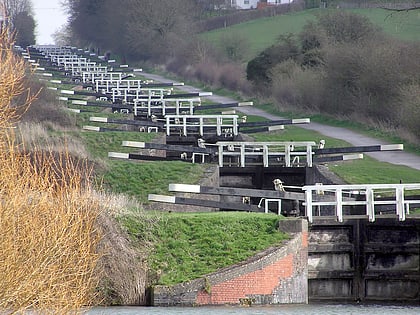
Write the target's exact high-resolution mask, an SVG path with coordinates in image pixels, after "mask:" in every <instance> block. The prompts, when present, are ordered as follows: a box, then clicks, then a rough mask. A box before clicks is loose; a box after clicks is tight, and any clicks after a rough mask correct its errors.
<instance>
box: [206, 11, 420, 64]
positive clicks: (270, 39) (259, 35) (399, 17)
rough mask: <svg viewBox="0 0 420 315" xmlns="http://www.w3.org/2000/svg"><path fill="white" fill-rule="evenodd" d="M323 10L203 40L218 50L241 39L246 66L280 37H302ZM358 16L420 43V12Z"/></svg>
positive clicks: (230, 29) (219, 32) (277, 18)
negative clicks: (227, 38)
mask: <svg viewBox="0 0 420 315" xmlns="http://www.w3.org/2000/svg"><path fill="white" fill-rule="evenodd" d="M322 11H323V9H311V10H305V11H300V12H294V13H290V14H285V15H278V16H274V17H270V18H262V19H258V20H253V21H249V22H245V23H241V24H237V25H233V26H231V27H227V28H224V29H218V30H214V31H210V32H206V33H203V34H201V37H202V38H203V39H205V40H207V41H209V42H211V43H213V44H214V45H215V46H216V47H220V45H221V38H223V37H224V36H232V35H235V36H239V37H240V38H245V39H246V41H247V47H248V50H247V51H246V52H245V53H244V59H243V61H244V62H247V61H249V60H251V59H252V58H254V57H255V56H256V55H257V54H258V53H259V52H261V51H262V50H264V49H265V48H267V47H269V46H271V45H273V44H274V43H276V41H277V38H278V37H279V36H280V35H285V34H289V33H293V34H297V33H299V32H300V31H301V30H302V28H303V25H304V24H306V23H307V22H308V21H311V20H315V19H316V15H317V14H320V13H322ZM352 11H353V12H355V13H358V14H363V15H365V16H367V17H368V18H369V19H370V20H371V21H372V22H373V23H374V24H376V25H378V26H379V27H381V28H383V30H384V31H385V32H386V33H388V34H390V35H392V36H395V37H398V38H400V39H404V40H420V14H419V12H418V10H413V11H406V12H392V11H388V10H383V9H353V10H352Z"/></svg>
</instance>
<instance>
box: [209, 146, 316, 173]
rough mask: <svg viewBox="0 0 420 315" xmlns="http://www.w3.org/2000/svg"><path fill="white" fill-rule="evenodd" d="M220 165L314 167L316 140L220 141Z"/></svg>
mask: <svg viewBox="0 0 420 315" xmlns="http://www.w3.org/2000/svg"><path fill="white" fill-rule="evenodd" d="M216 145H217V146H218V156H219V166H220V167H223V166H225V164H229V165H230V166H231V165H232V164H236V165H237V166H240V167H246V166H248V165H250V164H252V165H254V164H256V163H257V164H262V165H263V166H264V167H269V166H270V165H282V166H286V167H292V166H293V167H302V166H303V167H306V166H307V167H312V154H313V153H312V146H315V145H316V143H315V142H314V141H307V142H298V141H288V142H232V141H226V142H225V141H219V142H217V143H216Z"/></svg>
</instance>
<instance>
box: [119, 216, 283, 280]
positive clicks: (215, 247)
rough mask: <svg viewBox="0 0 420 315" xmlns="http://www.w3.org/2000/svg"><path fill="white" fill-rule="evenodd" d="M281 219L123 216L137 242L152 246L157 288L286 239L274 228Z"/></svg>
mask: <svg viewBox="0 0 420 315" xmlns="http://www.w3.org/2000/svg"><path fill="white" fill-rule="evenodd" d="M281 218H282V217H280V216H277V215H274V214H272V215H267V214H262V213H243V212H224V213H221V212H210V213H167V214H164V215H162V214H160V215H159V216H148V217H147V218H146V219H143V220H133V219H132V218H131V217H123V218H122V219H121V221H122V223H123V224H124V225H125V226H126V227H127V228H128V230H129V232H130V234H131V235H132V236H134V237H135V238H137V239H141V240H142V241H146V242H150V241H151V242H153V243H154V244H155V247H154V248H155V249H154V251H153V253H152V255H151V256H150V257H149V262H150V267H152V268H153V270H154V271H155V272H156V281H157V283H158V284H165V285H169V284H176V283H180V282H183V281H187V280H192V279H196V278H200V277H202V276H204V275H206V274H208V273H211V272H214V271H216V270H218V269H220V268H223V267H227V266H230V265H233V264H235V263H238V262H240V261H243V260H245V259H247V258H248V257H250V256H252V255H253V254H255V253H257V252H259V251H261V250H264V249H266V248H268V247H270V246H273V245H279V244H281V242H282V241H284V240H285V239H287V238H288V237H287V235H286V234H285V233H283V232H279V231H278V230H277V223H278V220H280V219H281Z"/></svg>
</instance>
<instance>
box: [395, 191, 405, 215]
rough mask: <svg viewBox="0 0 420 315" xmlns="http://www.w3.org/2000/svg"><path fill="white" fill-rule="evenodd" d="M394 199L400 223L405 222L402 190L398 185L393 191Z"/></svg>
mask: <svg viewBox="0 0 420 315" xmlns="http://www.w3.org/2000/svg"><path fill="white" fill-rule="evenodd" d="M395 198H396V206H397V215H398V219H399V220H400V221H404V220H405V209H404V189H403V188H402V187H401V186H400V185H398V186H397V187H396V189H395Z"/></svg>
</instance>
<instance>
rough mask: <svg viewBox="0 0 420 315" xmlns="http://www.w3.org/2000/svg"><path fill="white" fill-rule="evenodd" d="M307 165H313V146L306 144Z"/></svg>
mask: <svg viewBox="0 0 420 315" xmlns="http://www.w3.org/2000/svg"><path fill="white" fill-rule="evenodd" d="M306 166H307V167H312V146H311V145H307V146H306Z"/></svg>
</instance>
